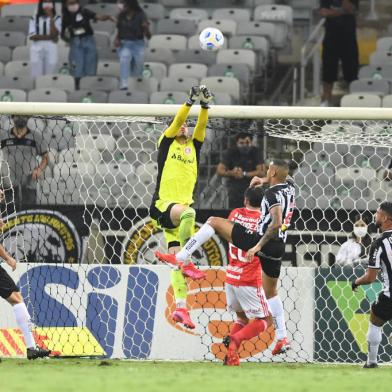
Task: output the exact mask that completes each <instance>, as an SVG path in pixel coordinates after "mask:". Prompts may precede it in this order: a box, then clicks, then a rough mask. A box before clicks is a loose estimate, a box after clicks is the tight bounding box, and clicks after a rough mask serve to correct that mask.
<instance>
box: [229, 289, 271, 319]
mask: <svg viewBox="0 0 392 392" xmlns="http://www.w3.org/2000/svg"><path fill="white" fill-rule="evenodd" d="M225 289H226V302H227V308H228V309H229V310H230V311H232V312H244V313H245V314H246V317H248V318H249V319H254V318H265V317H267V316H269V315H270V313H271V310H270V308H269V305H268V301H267V298H266V297H265V294H264V290H263V288H262V287H252V286H233V285H231V284H228V283H226V285H225Z"/></svg>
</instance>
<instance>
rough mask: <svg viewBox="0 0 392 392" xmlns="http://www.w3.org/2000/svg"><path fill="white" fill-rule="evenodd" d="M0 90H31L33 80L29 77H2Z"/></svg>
mask: <svg viewBox="0 0 392 392" xmlns="http://www.w3.org/2000/svg"><path fill="white" fill-rule="evenodd" d="M0 88H5V89H12V88H15V89H19V90H25V91H26V90H32V89H33V88H34V79H32V78H31V77H30V75H29V76H2V77H1V78H0Z"/></svg>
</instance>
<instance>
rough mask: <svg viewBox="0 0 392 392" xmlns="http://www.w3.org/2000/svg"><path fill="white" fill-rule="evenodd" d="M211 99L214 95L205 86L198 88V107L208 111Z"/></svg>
mask: <svg viewBox="0 0 392 392" xmlns="http://www.w3.org/2000/svg"><path fill="white" fill-rule="evenodd" d="M212 98H214V94H213V93H212V92H211V91H210V90H209V89H208V88H207V86H200V105H201V107H202V108H203V109H209V108H210V107H209V105H208V104H209V103H210V102H211V100H212Z"/></svg>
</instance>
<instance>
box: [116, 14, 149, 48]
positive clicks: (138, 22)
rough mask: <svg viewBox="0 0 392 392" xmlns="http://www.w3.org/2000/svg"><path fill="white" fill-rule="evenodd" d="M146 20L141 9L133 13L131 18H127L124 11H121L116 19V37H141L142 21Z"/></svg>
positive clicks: (130, 38) (142, 34)
mask: <svg viewBox="0 0 392 392" xmlns="http://www.w3.org/2000/svg"><path fill="white" fill-rule="evenodd" d="M146 22H147V17H146V14H145V13H144V12H143V11H139V12H137V13H135V14H134V15H133V16H132V18H131V19H128V18H127V14H126V12H121V13H120V15H119V16H118V20H117V30H118V37H119V38H120V40H121V39H124V40H127V41H135V40H140V39H143V38H144V32H143V23H146Z"/></svg>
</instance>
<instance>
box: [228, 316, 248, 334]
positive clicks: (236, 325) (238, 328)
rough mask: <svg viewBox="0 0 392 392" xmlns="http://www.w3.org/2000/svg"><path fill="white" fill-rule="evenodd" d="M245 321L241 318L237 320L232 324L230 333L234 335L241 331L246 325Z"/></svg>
mask: <svg viewBox="0 0 392 392" xmlns="http://www.w3.org/2000/svg"><path fill="white" fill-rule="evenodd" d="M245 325H246V324H245V323H243V322H242V321H240V320H237V321H235V322H234V323H233V324H232V326H231V331H230V335H234V334H235V333H237V332H239V331H241V329H242V328H244V327H245Z"/></svg>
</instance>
